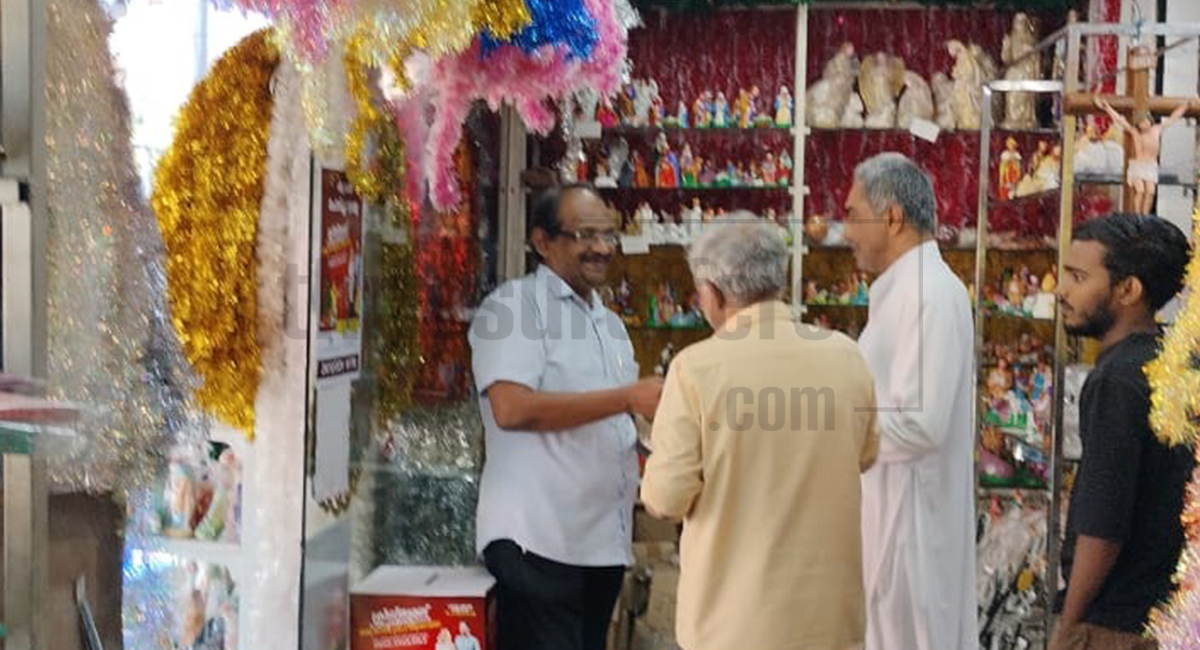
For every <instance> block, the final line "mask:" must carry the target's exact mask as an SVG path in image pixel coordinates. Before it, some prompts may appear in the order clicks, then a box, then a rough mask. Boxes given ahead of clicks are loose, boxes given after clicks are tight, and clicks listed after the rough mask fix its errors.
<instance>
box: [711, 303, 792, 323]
mask: <svg viewBox="0 0 1200 650" xmlns="http://www.w3.org/2000/svg"><path fill="white" fill-rule="evenodd" d="M780 320H782V321H789V322H790V321H793V320H795V318H794V317H793V316H792V308H791V307H789V306H788V304H787V303H785V302H783V301H782V300H763V301H760V302H756V303H754V304H753V305H750V306H749V307H743V308H742V309H739V310H738V311H736V312H734V313H733V314H731V315H730V316H729V318H727V319H726V320H725V323H724V324H723V325H722V326H721V330H725V329H726V328H730V327H732V328H735V329H734V331H737V330H740V329H742V328H743V327H745V326H746V325H749V326H750V327H751V328H755V327H758V326H759V325H761V324H762V323H763V322H765V321H780Z"/></svg>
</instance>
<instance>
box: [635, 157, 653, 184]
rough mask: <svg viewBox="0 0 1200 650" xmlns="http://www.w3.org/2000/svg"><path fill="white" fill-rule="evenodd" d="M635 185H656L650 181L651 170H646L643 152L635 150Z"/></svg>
mask: <svg viewBox="0 0 1200 650" xmlns="http://www.w3.org/2000/svg"><path fill="white" fill-rule="evenodd" d="M633 186H634V187H637V188H646V187H654V184H653V183H651V182H650V172H649V171H647V170H646V162H645V161H644V160H642V152H640V151H635V152H633Z"/></svg>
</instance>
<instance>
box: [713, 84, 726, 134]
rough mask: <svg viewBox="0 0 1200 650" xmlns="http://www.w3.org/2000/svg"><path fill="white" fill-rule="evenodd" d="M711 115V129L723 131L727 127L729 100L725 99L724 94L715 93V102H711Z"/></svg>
mask: <svg viewBox="0 0 1200 650" xmlns="http://www.w3.org/2000/svg"><path fill="white" fill-rule="evenodd" d="M712 113H713V115H712V125H713V128H717V129H723V128H725V127H727V126H729V118H730V116H729V100H727V99H725V93H723V92H718V93H717V100H716V101H715V102H713V111H712Z"/></svg>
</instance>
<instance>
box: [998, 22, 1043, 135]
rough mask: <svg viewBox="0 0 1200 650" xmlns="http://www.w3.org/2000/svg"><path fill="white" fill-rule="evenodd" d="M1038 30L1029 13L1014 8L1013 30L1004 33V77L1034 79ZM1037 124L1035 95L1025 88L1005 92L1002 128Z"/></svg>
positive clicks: (1026, 127) (1021, 128)
mask: <svg viewBox="0 0 1200 650" xmlns="http://www.w3.org/2000/svg"><path fill="white" fill-rule="evenodd" d="M1036 48H1037V33H1036V32H1035V31H1034V27H1033V21H1032V20H1030V18H1029V16H1028V15H1026V14H1024V13H1022V12H1017V14H1016V15H1014V16H1013V24H1012V31H1011V32H1010V33H1009V34H1008V35H1007V36H1005V37H1004V46H1003V49H1002V52H1001V56H1000V58H1001V60H1003V61H1004V63H1005V65H1007V66H1008V70H1007V71H1006V72H1005V73H1004V78H1005V79H1008V80H1013V81H1016V80H1031V79H1037V78H1038V77H1039V76H1040V75H1039V71H1040V70H1041V58H1040V57H1039V56H1038V55H1037V53H1036V51H1035V50H1036ZM1036 126H1037V116H1036V115H1035V114H1034V95H1033V93H1028V92H1012V93H1005V97H1004V122H1003V127H1004V128H1005V129H1011V130H1014V131H1024V130H1029V129H1032V128H1034V127H1036Z"/></svg>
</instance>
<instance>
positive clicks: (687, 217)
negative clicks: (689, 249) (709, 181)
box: [682, 199, 704, 242]
mask: <svg viewBox="0 0 1200 650" xmlns="http://www.w3.org/2000/svg"><path fill="white" fill-rule="evenodd" d="M682 221H683V228H684V230H685V231H686V233H687V240H688V241H689V242H690V241H691V240H692V239H694V238H695V237H697V236H699V235H700V229H701V228H703V227H704V223H703V221H704V210H703V209H702V208H701V207H700V199H692V206H691V207H690V208H684V209H683V212H682Z"/></svg>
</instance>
